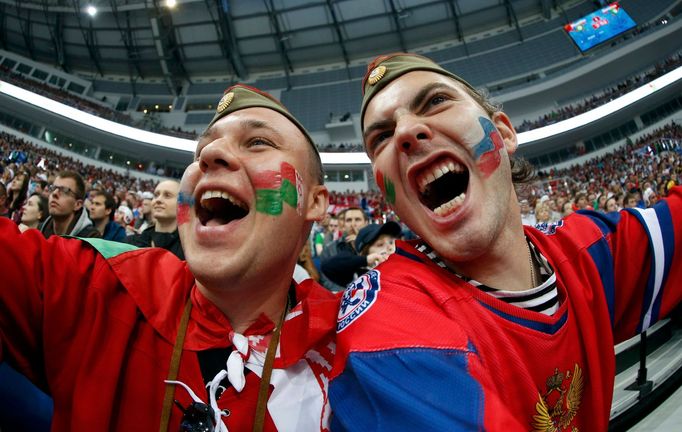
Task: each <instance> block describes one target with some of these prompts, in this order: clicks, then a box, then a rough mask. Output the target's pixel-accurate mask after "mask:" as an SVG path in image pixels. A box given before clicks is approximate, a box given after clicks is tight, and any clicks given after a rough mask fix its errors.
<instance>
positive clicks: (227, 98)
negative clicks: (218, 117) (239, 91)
mask: <svg viewBox="0 0 682 432" xmlns="http://www.w3.org/2000/svg"><path fill="white" fill-rule="evenodd" d="M233 99H234V93H233V92H229V93H225V94H224V95H223V97H222V98H221V99H220V102H218V113H222V112H223V111H225V110H226V109H227V107H229V106H230V104H231V103H232V100H233Z"/></svg>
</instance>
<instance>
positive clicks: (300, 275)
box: [294, 243, 320, 283]
mask: <svg viewBox="0 0 682 432" xmlns="http://www.w3.org/2000/svg"><path fill="white" fill-rule="evenodd" d="M310 252H311V249H310V243H306V244H305V245H304V246H303V249H301V253H300V254H299V255H298V261H297V262H296V268H295V269H294V280H295V281H296V282H297V283H301V282H303V281H304V280H306V279H312V280H314V281H315V282H319V281H320V274H319V273H318V271H317V268H316V267H315V263H314V262H313V257H312V255H311V253H310Z"/></svg>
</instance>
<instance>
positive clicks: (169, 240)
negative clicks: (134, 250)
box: [125, 227, 185, 261]
mask: <svg viewBox="0 0 682 432" xmlns="http://www.w3.org/2000/svg"><path fill="white" fill-rule="evenodd" d="M152 240H153V241H154V246H155V247H159V248H163V249H166V250H168V251H170V252H172V253H173V255H175V256H176V257H178V258H180V259H181V260H183V261H184V260H185V254H184V252H183V251H182V245H181V244H180V234H178V230H177V229H176V230H175V231H173V232H172V233H159V232H156V230H155V229H154V227H150V228H147V229H146V230H144V231H142V233H141V234H137V235H132V236H128V237H126V239H125V243H128V244H131V245H135V246H138V247H152Z"/></svg>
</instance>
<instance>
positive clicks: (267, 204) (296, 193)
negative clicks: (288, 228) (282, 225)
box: [254, 162, 303, 216]
mask: <svg viewBox="0 0 682 432" xmlns="http://www.w3.org/2000/svg"><path fill="white" fill-rule="evenodd" d="M254 186H255V187H256V211H258V212H261V213H265V214H268V215H271V216H277V215H280V214H282V211H283V203H287V204H289V205H290V206H291V207H294V208H295V209H296V212H297V213H298V214H299V215H300V214H301V210H302V206H303V180H302V179H301V175H300V174H299V173H298V171H297V170H296V168H294V167H293V166H292V165H291V164H289V163H287V162H282V165H281V166H280V172H277V171H262V172H260V173H258V175H257V176H255V177H254Z"/></svg>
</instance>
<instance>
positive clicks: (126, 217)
mask: <svg viewBox="0 0 682 432" xmlns="http://www.w3.org/2000/svg"><path fill="white" fill-rule="evenodd" d="M114 205H116V200H115V199H114ZM114 222H116V223H117V224H118V225H120V226H121V227H122V228H123V229H124V231H125V233H126V236H131V235H134V234H135V231H134V230H133V227H132V224H133V222H135V217H134V216H133V211H132V210H130V208H129V207H128V206H127V205H126V203H123V204H120V205H118V207H116V211H115V212H114Z"/></svg>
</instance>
